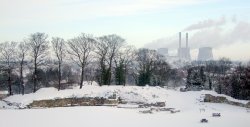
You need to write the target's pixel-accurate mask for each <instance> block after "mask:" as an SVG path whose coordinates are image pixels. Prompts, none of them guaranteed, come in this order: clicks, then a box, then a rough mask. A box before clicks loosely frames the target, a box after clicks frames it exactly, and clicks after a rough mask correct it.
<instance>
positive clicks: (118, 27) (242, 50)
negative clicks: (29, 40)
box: [0, 0, 250, 61]
mask: <svg viewBox="0 0 250 127" xmlns="http://www.w3.org/2000/svg"><path fill="white" fill-rule="evenodd" d="M249 12H250V1H248V0H241V1H235V0H126V1H122V0H105V1H104V0H95V1H91V0H0V15H1V16H0V35H1V36H0V42H5V41H22V40H23V39H24V38H25V37H27V36H28V35H30V34H31V33H34V32H44V33H46V34H48V35H49V37H50V38H51V37H53V36H59V37H63V38H65V39H70V38H72V37H74V36H77V35H79V34H80V33H81V32H84V33H90V34H93V35H94V36H101V35H106V34H113V33H115V34H118V35H120V36H122V37H123V38H125V39H126V40H127V43H129V44H131V45H135V46H136V47H137V48H140V47H147V48H154V49H156V48H161V47H166V48H169V49H170V50H172V51H175V50H176V49H177V47H178V33H179V32H182V33H183V39H182V40H183V42H184V40H185V38H184V34H185V33H186V32H188V33H189V36H190V37H189V38H190V40H189V45H190V47H191V49H192V50H191V55H192V58H193V59H196V55H197V49H198V48H199V47H203V46H210V47H213V53H214V57H215V58H216V59H218V58H220V57H228V58H230V59H232V60H244V61H245V60H250V50H249V49H250V36H249V34H250V14H249Z"/></svg>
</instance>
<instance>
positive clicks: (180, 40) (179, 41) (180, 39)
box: [179, 32, 181, 49]
mask: <svg viewBox="0 0 250 127" xmlns="http://www.w3.org/2000/svg"><path fill="white" fill-rule="evenodd" d="M179 49H181V32H180V33H179Z"/></svg>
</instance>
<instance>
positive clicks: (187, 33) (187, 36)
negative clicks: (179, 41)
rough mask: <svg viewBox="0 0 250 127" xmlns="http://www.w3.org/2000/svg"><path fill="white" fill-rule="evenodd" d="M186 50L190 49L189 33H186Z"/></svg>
mask: <svg viewBox="0 0 250 127" xmlns="http://www.w3.org/2000/svg"><path fill="white" fill-rule="evenodd" d="M186 48H188V33H186Z"/></svg>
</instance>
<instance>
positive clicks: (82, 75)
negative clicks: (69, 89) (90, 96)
mask: <svg viewBox="0 0 250 127" xmlns="http://www.w3.org/2000/svg"><path fill="white" fill-rule="evenodd" d="M84 66H85V65H82V73H81V81H80V89H82V83H83V77H84Z"/></svg>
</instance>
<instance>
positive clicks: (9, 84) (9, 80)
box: [8, 69, 12, 95]
mask: <svg viewBox="0 0 250 127" xmlns="http://www.w3.org/2000/svg"><path fill="white" fill-rule="evenodd" d="M10 76H11V71H10V69H8V86H9V95H12V88H11V77H10Z"/></svg>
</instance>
